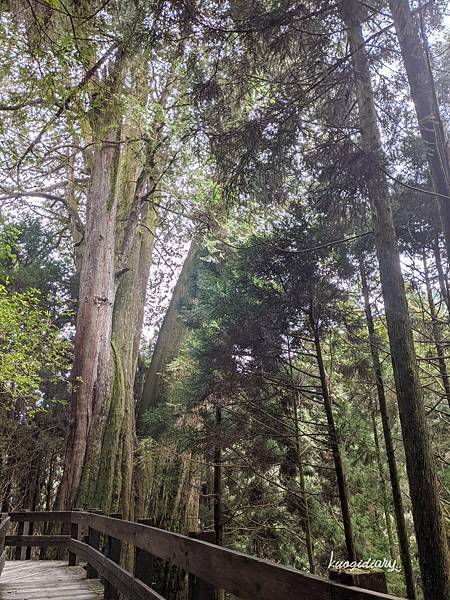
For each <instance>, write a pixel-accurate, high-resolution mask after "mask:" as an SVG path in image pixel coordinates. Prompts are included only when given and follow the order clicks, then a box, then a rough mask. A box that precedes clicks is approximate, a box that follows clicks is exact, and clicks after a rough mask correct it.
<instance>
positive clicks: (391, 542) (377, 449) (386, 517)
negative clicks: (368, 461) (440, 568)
mask: <svg viewBox="0 0 450 600" xmlns="http://www.w3.org/2000/svg"><path fill="white" fill-rule="evenodd" d="M372 429H373V438H374V441H375V454H376V457H377V467H378V479H379V481H380V488H381V496H382V498H383V511H384V520H385V523H386V531H387V537H388V542H389V553H390V555H391V558H392V559H393V560H394V559H395V548H394V536H393V535H392V526H391V515H390V513H389V500H388V495H387V490H386V481H385V479H384V473H383V462H382V460H381V451H380V441H379V439H378V431H377V421H376V418H375V412H372Z"/></svg>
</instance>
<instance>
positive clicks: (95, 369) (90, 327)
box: [59, 128, 120, 508]
mask: <svg viewBox="0 0 450 600" xmlns="http://www.w3.org/2000/svg"><path fill="white" fill-rule="evenodd" d="M119 136H120V128H114V129H113V130H110V131H108V132H107V133H106V136H105V138H106V139H105V140H104V141H102V142H101V143H100V144H99V147H98V148H97V149H96V150H95V154H94V164H93V170H92V174H91V183H90V189H89V196H88V202H87V215H86V227H85V239H84V250H83V260H82V265H81V272H80V290H79V308H78V314H77V321H76V334H75V343H74V363H73V370H72V383H73V396H72V403H71V415H70V424H69V435H68V441H67V447H66V456H65V460H64V464H65V468H64V474H63V479H62V483H61V487H60V490H59V504H60V507H61V508H72V507H74V506H75V502H76V499H77V495H78V490H79V486H80V482H81V477H82V472H83V467H84V463H85V458H86V451H87V443H88V438H89V434H90V428H91V426H92V423H93V422H94V421H96V420H97V418H98V416H99V415H100V414H102V413H103V411H104V409H105V407H104V405H103V402H102V400H103V398H104V396H105V393H106V386H107V373H108V360H109V349H110V342H111V331H112V315H113V305H114V296H115V261H114V245H115V227H116V213H117V189H118V185H117V177H118V172H119V168H120V165H119V159H120V150H119V145H118V144H117V142H118V140H119Z"/></svg>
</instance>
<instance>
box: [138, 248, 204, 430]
mask: <svg viewBox="0 0 450 600" xmlns="http://www.w3.org/2000/svg"><path fill="white" fill-rule="evenodd" d="M197 255H198V249H197V244H196V243H195V241H193V242H192V243H191V246H190V248H189V252H188V254H187V256H186V259H185V261H184V264H183V267H182V269H181V273H180V275H179V277H178V281H177V283H176V285H175V288H174V290H173V294H172V298H171V300H170V304H169V308H168V309H167V312H166V315H165V317H164V320H163V323H162V325H161V330H160V332H159V335H158V339H157V340H156V345H155V348H154V351H153V354H152V358H151V361H150V365H149V367H148V369H146V371H145V373H144V375H143V378H144V383H143V388H142V394H141V397H140V398H139V400H138V405H137V410H136V412H137V417H136V419H137V425H138V431H142V430H143V419H144V415H145V413H146V411H147V410H149V409H150V408H155V407H156V406H158V404H159V403H160V402H161V401H162V400H163V395H164V381H165V375H166V368H167V366H168V365H169V364H170V362H171V361H172V360H173V359H174V358H176V356H177V355H178V353H179V351H180V349H181V346H182V345H183V342H184V339H185V337H186V327H185V325H184V323H183V322H182V320H181V318H180V306H181V304H182V302H183V300H184V299H186V298H189V297H190V295H191V294H192V289H190V287H189V286H190V285H192V281H191V279H192V272H193V269H194V265H195V263H196V257H197Z"/></svg>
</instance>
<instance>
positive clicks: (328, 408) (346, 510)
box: [311, 314, 356, 562]
mask: <svg viewBox="0 0 450 600" xmlns="http://www.w3.org/2000/svg"><path fill="white" fill-rule="evenodd" d="M311 326H312V329H313V333H314V346H315V350H316V357H317V365H318V367H319V374H320V384H321V387H322V397H323V403H324V407H325V414H326V416H327V423H328V437H329V440H330V445H331V450H332V453H333V460H334V469H335V472H336V481H337V485H338V492H339V501H340V503H341V511H342V522H343V525H344V535H345V545H346V547H347V558H348V560H349V561H350V562H353V561H356V550H355V543H354V541H353V532H352V520H351V515H350V504H349V501H348V489H347V482H346V478H345V473H344V466H343V464H342V456H341V448H340V444H339V437H338V432H337V430H336V425H335V422H334V415H333V406H332V402H331V396H330V391H329V389H328V381H327V375H326V373H325V365H324V362H323V356H322V347H321V343H320V336H319V328H318V325H317V323H316V322H314V320H313V317H312V314H311Z"/></svg>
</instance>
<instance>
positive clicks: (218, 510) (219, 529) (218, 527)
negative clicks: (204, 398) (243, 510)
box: [214, 406, 223, 546]
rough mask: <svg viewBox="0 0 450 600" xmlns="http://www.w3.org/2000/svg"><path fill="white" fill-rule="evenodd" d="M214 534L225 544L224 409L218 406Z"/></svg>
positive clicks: (215, 442) (219, 543)
mask: <svg viewBox="0 0 450 600" xmlns="http://www.w3.org/2000/svg"><path fill="white" fill-rule="evenodd" d="M214 444H215V445H214V534H215V538H216V544H217V545H218V546H221V545H222V543H223V526H222V409H221V408H220V406H216V439H215V441H214Z"/></svg>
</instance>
